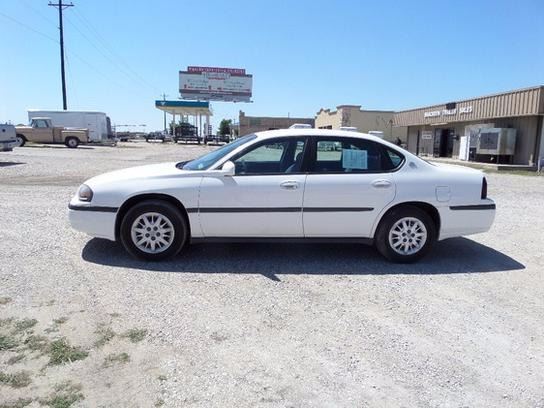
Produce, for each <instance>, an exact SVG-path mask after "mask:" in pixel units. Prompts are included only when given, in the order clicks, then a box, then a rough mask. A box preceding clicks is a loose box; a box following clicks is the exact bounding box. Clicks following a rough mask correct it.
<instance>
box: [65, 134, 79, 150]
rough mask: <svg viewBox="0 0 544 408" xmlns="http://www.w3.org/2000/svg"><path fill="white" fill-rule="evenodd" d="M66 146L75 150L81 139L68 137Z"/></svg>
mask: <svg viewBox="0 0 544 408" xmlns="http://www.w3.org/2000/svg"><path fill="white" fill-rule="evenodd" d="M64 143H65V144H66V146H68V147H69V148H70V149H75V148H76V147H78V146H79V139H78V138H77V137H73V136H71V137H68V138H66V141H65V142H64Z"/></svg>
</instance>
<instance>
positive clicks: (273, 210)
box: [69, 129, 495, 240]
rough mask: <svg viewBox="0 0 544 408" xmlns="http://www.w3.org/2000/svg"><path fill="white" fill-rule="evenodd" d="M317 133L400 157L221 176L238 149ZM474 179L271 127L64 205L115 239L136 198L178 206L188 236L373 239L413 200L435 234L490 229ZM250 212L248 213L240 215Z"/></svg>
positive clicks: (409, 157) (100, 182)
mask: <svg viewBox="0 0 544 408" xmlns="http://www.w3.org/2000/svg"><path fill="white" fill-rule="evenodd" d="M318 136H326V137H335V136H336V137H347V138H358V139H361V138H362V139H366V140H369V141H372V142H375V143H379V144H382V145H385V146H387V147H388V148H389V149H391V150H394V151H396V152H399V153H400V154H402V155H403V156H404V158H405V161H404V163H403V164H402V166H401V167H400V168H398V169H396V170H394V171H390V172H383V173H343V174H312V173H296V174H289V173H282V174H275V175H240V176H239V175H234V176H225V172H224V171H222V170H221V167H222V165H223V164H224V163H226V162H228V161H229V159H231V158H232V157H233V156H236V154H237V153H239V152H241V151H243V150H245V149H246V148H248V147H249V146H252V145H253V144H255V143H259V142H261V141H263V140H267V139H271V138H282V137H299V138H300V137H318ZM482 180H483V173H482V172H480V171H478V170H474V169H468V168H465V167H459V166H443V165H433V164H430V163H427V162H425V161H424V160H422V159H420V158H419V157H417V156H415V155H413V154H411V153H409V152H408V151H405V150H403V149H401V148H399V147H398V146H396V145H394V144H391V143H388V142H387V141H384V140H382V139H380V138H377V137H374V136H371V135H366V134H361V133H355V132H351V131H338V130H318V129H286V130H275V131H267V132H261V133H257V134H256V138H255V139H254V140H251V141H250V142H248V143H246V144H244V145H242V146H239V147H238V148H236V149H235V150H233V151H232V152H230V153H229V154H227V155H226V156H224V157H222V158H221V159H219V160H217V162H216V163H214V164H213V165H212V166H211V167H210V168H209V169H207V170H198V171H197V170H180V169H178V168H177V167H176V163H162V164H156V165H149V166H141V167H134V168H130V169H124V170H119V171H114V172H111V173H106V174H103V175H100V176H97V177H94V178H91V179H90V180H87V181H86V182H85V184H86V185H87V186H89V187H90V188H91V189H92V190H93V198H92V200H91V202H84V201H81V200H80V199H79V197H78V195H77V194H76V195H75V196H74V197H73V198H72V200H71V202H70V210H69V218H70V222H71V224H72V226H73V227H74V228H75V229H77V230H80V231H83V232H86V233H88V234H89V235H91V236H96V237H100V238H106V239H109V240H116V239H117V238H118V237H117V236H116V222H117V223H118V222H119V221H120V220H119V219H118V213H119V210H120V208H121V207H122V206H123V204H125V203H127V200H130V199H132V198H134V197H138V196H141V195H146V194H161V195H164V196H170V197H173V198H175V199H176V200H178V201H179V203H181V204H182V205H183V206H184V207H185V209H186V210H187V217H188V220H189V225H190V231H191V237H192V238H213V237H275V238H282V237H283V238H286V237H301V238H304V237H308V238H311V237H331V238H333V237H361V238H373V237H374V235H375V233H376V229H377V227H378V225H379V222H380V220H381V219H382V217H383V215H384V214H385V213H386V212H387V211H388V210H389V209H391V208H393V207H394V206H396V205H399V204H402V203H409V202H418V203H426V204H428V205H430V206H433V207H434V208H436V209H437V211H438V213H439V215H440V227H439V236H438V239H445V238H450V237H454V236H461V235H468V234H474V233H479V232H485V231H487V230H489V228H490V227H491V225H492V223H493V220H494V216H495V205H494V202H493V201H492V200H490V199H487V198H486V199H482V198H481V189H482ZM331 207H332V208H331ZM452 207H453V208H452ZM248 208H251V209H252V210H251V211H246V209H248ZM261 208H262V209H263V210H262V211H261V210H260V209H261ZM297 209H298V210H297ZM350 209H352V210H350ZM365 209H367V210H365ZM223 210H224V211H223Z"/></svg>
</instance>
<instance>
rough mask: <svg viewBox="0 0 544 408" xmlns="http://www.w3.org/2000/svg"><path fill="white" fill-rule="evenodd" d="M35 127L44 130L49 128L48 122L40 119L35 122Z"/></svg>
mask: <svg viewBox="0 0 544 408" xmlns="http://www.w3.org/2000/svg"><path fill="white" fill-rule="evenodd" d="M34 127H36V128H40V129H44V128H47V122H46V121H45V120H43V119H38V120H35V121H34Z"/></svg>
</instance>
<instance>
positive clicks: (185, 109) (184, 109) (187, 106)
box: [155, 101, 213, 116]
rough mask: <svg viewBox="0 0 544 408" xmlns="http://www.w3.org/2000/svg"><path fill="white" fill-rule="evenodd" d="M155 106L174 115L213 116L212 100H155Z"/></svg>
mask: <svg viewBox="0 0 544 408" xmlns="http://www.w3.org/2000/svg"><path fill="white" fill-rule="evenodd" d="M155 107H156V108H157V109H160V110H162V111H165V112H168V113H170V114H172V115H189V116H197V115H203V116H213V111H212V110H211V108H210V102H200V101H155Z"/></svg>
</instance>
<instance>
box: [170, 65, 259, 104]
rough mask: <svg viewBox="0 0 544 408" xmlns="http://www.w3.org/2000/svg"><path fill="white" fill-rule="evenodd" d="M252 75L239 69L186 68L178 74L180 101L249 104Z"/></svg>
mask: <svg viewBox="0 0 544 408" xmlns="http://www.w3.org/2000/svg"><path fill="white" fill-rule="evenodd" d="M252 91H253V75H250V74H246V70H245V69H241V68H218V67H194V66H193V67H187V71H180V72H179V93H180V96H181V98H182V99H191V100H204V101H225V102H251V95H252Z"/></svg>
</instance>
